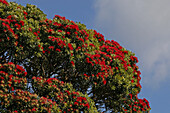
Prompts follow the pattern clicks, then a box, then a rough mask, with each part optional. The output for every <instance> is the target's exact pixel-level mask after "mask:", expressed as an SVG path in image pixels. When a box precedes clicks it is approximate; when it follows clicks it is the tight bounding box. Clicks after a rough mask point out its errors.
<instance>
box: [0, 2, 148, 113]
mask: <svg viewBox="0 0 170 113" xmlns="http://www.w3.org/2000/svg"><path fill="white" fill-rule="evenodd" d="M12 62H13V63H12ZM137 62H138V59H137V58H136V57H135V56H134V53H132V52H130V51H128V50H126V49H125V48H123V47H122V46H120V45H119V44H118V43H117V42H116V41H113V40H111V41H109V40H105V39H104V36H103V35H102V34H100V33H98V32H96V31H95V30H89V29H87V28H86V26H85V25H83V24H81V23H75V22H73V21H71V20H68V19H66V18H65V17H61V16H59V15H55V17H54V18H53V19H52V20H51V19H47V18H46V15H45V14H44V13H43V12H42V11H41V10H40V9H38V8H37V7H36V6H34V5H29V4H27V6H26V7H24V6H21V5H18V4H16V3H13V2H10V3H8V2H6V1H5V0H0V77H1V78H0V87H1V90H0V110H1V112H7V111H8V112H90V113H93V112H94V113H96V112H97V110H98V111H100V110H101V111H102V110H106V111H110V112H142V111H149V110H150V106H149V102H148V101H147V100H146V99H138V97H137V95H138V93H139V92H140V90H141V85H140V79H141V78H140V71H139V70H138V66H137V65H136V63H137ZM19 65H20V66H19ZM25 70H26V71H25ZM21 97H22V98H21ZM103 107H104V108H103Z"/></svg>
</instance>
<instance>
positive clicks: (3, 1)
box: [0, 0, 8, 5]
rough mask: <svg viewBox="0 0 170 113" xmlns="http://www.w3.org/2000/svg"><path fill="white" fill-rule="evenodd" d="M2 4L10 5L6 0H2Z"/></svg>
mask: <svg viewBox="0 0 170 113" xmlns="http://www.w3.org/2000/svg"><path fill="white" fill-rule="evenodd" d="M0 2H2V3H3V4H6V5H8V2H7V1H6V0H0Z"/></svg>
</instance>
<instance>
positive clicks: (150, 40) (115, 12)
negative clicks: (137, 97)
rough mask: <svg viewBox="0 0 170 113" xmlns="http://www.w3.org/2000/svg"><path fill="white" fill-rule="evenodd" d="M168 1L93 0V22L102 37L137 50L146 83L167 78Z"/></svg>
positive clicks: (169, 57) (169, 60)
mask: <svg viewBox="0 0 170 113" xmlns="http://www.w3.org/2000/svg"><path fill="white" fill-rule="evenodd" d="M169 4H170V1H169V0H96V4H95V9H96V20H95V22H96V26H97V27H99V28H100V29H101V30H104V31H103V33H104V34H105V36H106V38H108V39H113V40H116V41H118V42H120V43H121V44H122V46H124V47H126V48H128V49H130V50H132V51H133V52H135V53H136V54H137V56H138V57H139V61H140V66H141V67H140V68H141V69H142V72H143V73H142V78H143V82H144V84H143V85H146V86H147V87H149V86H151V87H152V86H156V87H157V86H160V84H161V83H162V82H163V81H165V80H168V79H170V77H169V67H170V52H169V51H170V13H169V12H170V7H169ZM151 81H152V82H151Z"/></svg>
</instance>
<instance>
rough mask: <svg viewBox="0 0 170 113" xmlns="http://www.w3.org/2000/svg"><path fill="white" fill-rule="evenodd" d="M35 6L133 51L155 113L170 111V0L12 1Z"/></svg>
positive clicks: (142, 94) (48, 14) (146, 94)
mask: <svg viewBox="0 0 170 113" xmlns="http://www.w3.org/2000/svg"><path fill="white" fill-rule="evenodd" d="M8 1H15V2H17V3H19V4H21V5H24V6H25V5H26V4H27V3H29V4H34V5H36V6H37V7H38V8H40V9H41V10H42V11H43V12H44V13H45V14H47V17H48V18H49V19H52V18H53V17H54V15H60V16H65V17H66V18H67V19H70V20H73V21H75V22H81V23H82V24H85V25H86V26H87V28H88V29H95V30H96V31H98V32H100V33H102V34H103V35H104V36H105V39H108V40H115V41H117V42H118V43H120V45H121V46H123V47H125V48H126V49H128V50H131V51H132V52H134V53H135V54H136V56H137V57H138V59H139V63H138V66H139V69H140V71H141V73H142V74H141V78H142V80H141V84H142V90H141V92H140V95H139V97H140V98H146V99H148V100H149V102H150V106H151V108H152V110H151V113H169V111H170V107H169V106H170V98H169V96H168V95H169V94H170V82H169V81H170V76H169V73H168V72H169V68H170V52H168V50H170V7H169V5H170V0H8Z"/></svg>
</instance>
